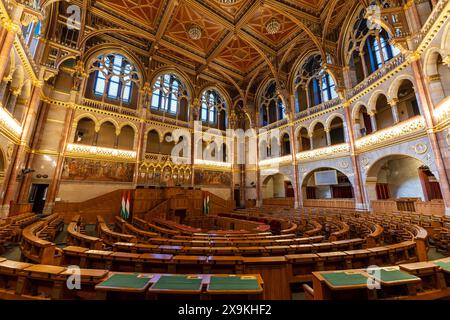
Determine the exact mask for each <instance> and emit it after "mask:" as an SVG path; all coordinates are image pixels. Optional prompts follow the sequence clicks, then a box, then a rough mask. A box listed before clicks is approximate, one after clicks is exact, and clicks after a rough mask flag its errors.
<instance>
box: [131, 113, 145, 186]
mask: <svg viewBox="0 0 450 320" xmlns="http://www.w3.org/2000/svg"><path fill="white" fill-rule="evenodd" d="M143 111H145V110H143ZM142 113H145V112H141V114H142ZM136 140H137V141H136V142H135V146H134V148H133V149H134V150H136V167H135V169H134V175H133V185H134V186H136V185H137V184H138V181H139V165H140V163H141V160H142V159H143V157H144V154H145V145H144V141H145V122H144V121H143V120H141V123H140V125H139V132H138V134H137V139H136Z"/></svg>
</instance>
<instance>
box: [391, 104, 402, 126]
mask: <svg viewBox="0 0 450 320" xmlns="http://www.w3.org/2000/svg"><path fill="white" fill-rule="evenodd" d="M397 103H398V100H397V99H392V100H391V101H389V105H390V106H391V110H392V117H393V119H394V124H397V123H399V122H400V117H399V115H398V107H397Z"/></svg>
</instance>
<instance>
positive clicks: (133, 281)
mask: <svg viewBox="0 0 450 320" xmlns="http://www.w3.org/2000/svg"><path fill="white" fill-rule="evenodd" d="M150 281H151V278H146V277H139V275H138V274H114V275H112V276H111V277H110V278H109V279H107V280H105V281H103V282H101V283H100V284H98V285H97V287H113V288H124V289H127V288H130V289H144V288H145V286H146V285H147V284H148V283H149V282H150Z"/></svg>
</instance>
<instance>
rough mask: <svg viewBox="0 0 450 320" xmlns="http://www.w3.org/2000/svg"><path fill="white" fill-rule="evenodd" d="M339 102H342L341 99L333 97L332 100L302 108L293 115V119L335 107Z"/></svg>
mask: <svg viewBox="0 0 450 320" xmlns="http://www.w3.org/2000/svg"><path fill="white" fill-rule="evenodd" d="M341 103H342V100H341V99H340V98H335V99H333V100H330V101H326V102H324V103H321V104H319V105H317V106H314V107H311V108H308V109H306V110H303V111H301V112H299V113H297V114H296V115H295V119H296V120H297V119H300V118H305V117H308V116H310V115H313V114H315V113H318V112H322V111H325V110H328V109H331V108H333V107H336V106H338V105H339V104H341Z"/></svg>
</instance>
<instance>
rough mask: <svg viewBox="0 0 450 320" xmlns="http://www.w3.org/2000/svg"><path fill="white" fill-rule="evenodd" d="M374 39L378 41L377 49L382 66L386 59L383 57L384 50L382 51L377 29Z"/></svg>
mask: <svg viewBox="0 0 450 320" xmlns="http://www.w3.org/2000/svg"><path fill="white" fill-rule="evenodd" d="M376 40H377V42H378V49H379V50H380V56H381V63H382V65H383V66H384V64H385V63H386V61H385V60H386V59H385V57H384V52H383V49H382V47H381V39H380V32H379V31H377V34H376Z"/></svg>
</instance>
